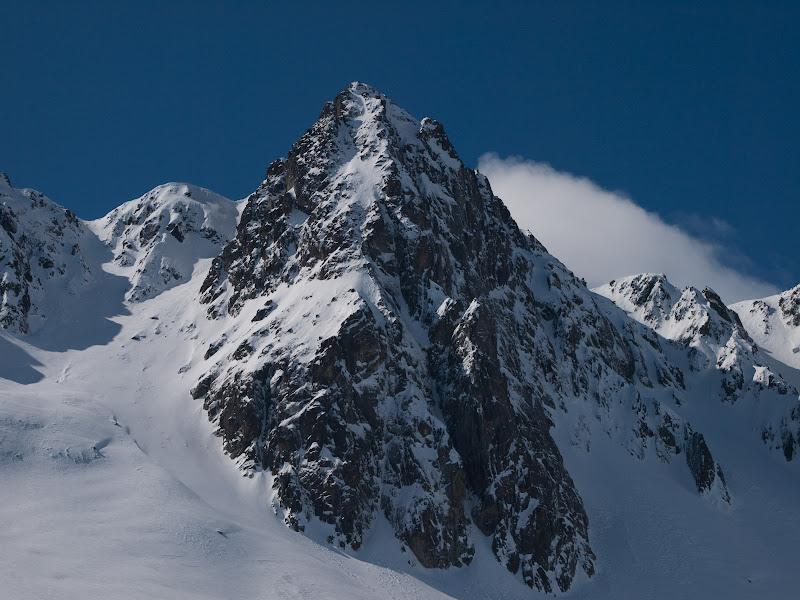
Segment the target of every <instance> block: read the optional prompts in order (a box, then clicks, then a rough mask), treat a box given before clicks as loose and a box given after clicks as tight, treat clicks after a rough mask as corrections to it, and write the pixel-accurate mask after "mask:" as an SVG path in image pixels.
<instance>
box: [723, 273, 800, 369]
mask: <svg viewBox="0 0 800 600" xmlns="http://www.w3.org/2000/svg"><path fill="white" fill-rule="evenodd" d="M731 309H733V310H734V311H736V313H738V315H739V318H741V320H742V323H744V325H745V327H746V328H747V330H748V331H749V332H750V335H752V336H753V339H754V340H755V341H756V343H757V344H758V345H759V346H760V347H761V348H763V349H764V350H765V351H766V352H768V353H769V354H770V355H771V356H773V357H775V358H776V359H778V360H779V361H781V362H783V363H786V364H787V365H791V366H793V367H794V368H796V369H800V285H797V286H795V287H793V288H792V289H791V290H788V291H786V292H783V293H782V294H777V295H775V296H770V297H769V298H762V299H760V300H747V301H744V302H737V303H736V304H733V305H731Z"/></svg>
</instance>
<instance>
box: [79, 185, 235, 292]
mask: <svg viewBox="0 0 800 600" xmlns="http://www.w3.org/2000/svg"><path fill="white" fill-rule="evenodd" d="M237 217H238V212H237V209H236V205H235V204H234V203H233V202H231V201H230V200H228V199H226V198H223V197H222V196H219V195H217V194H215V193H213V192H210V191H208V190H206V189H203V188H199V187H197V186H193V185H189V184H185V183H168V184H165V185H161V186H159V187H157V188H155V189H154V190H152V191H150V192H148V193H147V194H145V195H144V196H142V197H141V198H138V199H136V200H131V201H130V202H126V203H125V204H123V205H122V206H120V207H118V208H115V209H114V210H113V211H111V212H110V213H109V214H108V215H106V216H105V217H103V218H102V219H98V220H97V221H93V222H91V223H89V224H88V225H89V227H90V228H91V229H92V230H93V231H94V232H95V233H96V234H97V235H98V237H99V238H100V239H101V240H102V241H103V242H105V244H106V245H108V246H110V247H111V249H112V251H113V252H114V259H113V265H114V268H115V271H116V272H117V273H119V274H122V275H125V276H127V277H128V278H129V279H130V280H131V288H130V290H129V291H128V293H127V295H126V297H127V299H128V300H131V301H134V302H138V301H142V300H146V299H148V298H152V297H153V296H155V295H157V294H159V293H161V292H163V291H165V290H167V289H169V288H171V287H174V286H176V285H179V284H181V283H184V282H186V281H188V279H189V278H190V277H191V276H192V269H193V267H194V264H195V262H196V261H197V259H199V258H211V257H214V256H216V255H217V254H218V253H219V252H220V250H221V249H222V246H223V245H224V244H225V243H227V242H228V241H229V240H230V238H231V237H232V235H233V233H234V230H235V228H236V219H237Z"/></svg>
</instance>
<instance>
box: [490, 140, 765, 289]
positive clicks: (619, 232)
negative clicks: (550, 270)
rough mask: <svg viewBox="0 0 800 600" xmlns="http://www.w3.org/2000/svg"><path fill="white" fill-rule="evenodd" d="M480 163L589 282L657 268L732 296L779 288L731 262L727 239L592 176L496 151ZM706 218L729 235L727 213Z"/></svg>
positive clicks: (520, 218) (499, 191)
mask: <svg viewBox="0 0 800 600" xmlns="http://www.w3.org/2000/svg"><path fill="white" fill-rule="evenodd" d="M478 168H479V170H480V171H481V172H482V173H483V174H485V175H486V176H487V177H488V178H489V181H490V182H491V184H492V189H493V190H494V193H495V194H496V195H497V196H499V197H500V198H502V199H503V201H504V202H505V204H506V206H508V209H509V210H510V211H511V214H512V215H513V216H514V218H515V219H516V221H517V223H518V224H519V225H520V227H522V228H523V229H529V230H530V231H531V232H532V233H533V234H534V235H535V236H536V237H537V238H538V239H539V240H540V241H541V242H542V243H543V244H544V245H545V246H546V247H547V249H548V250H549V251H550V252H551V253H552V254H553V255H555V256H556V257H557V258H558V259H559V260H561V261H562V262H563V263H564V264H566V265H567V266H568V267H569V268H570V269H572V270H573V271H574V272H575V273H576V274H577V275H579V276H581V277H584V278H585V279H586V281H587V283H588V284H589V286H590V287H593V286H597V285H602V284H604V283H607V282H608V281H610V280H612V279H616V278H619V277H624V276H626V275H633V274H637V273H644V272H655V273H664V274H665V275H666V276H667V278H668V279H669V280H670V281H672V282H673V283H674V284H675V285H678V286H684V285H694V286H696V287H703V286H706V285H707V286H709V287H711V288H713V289H714V290H715V291H716V292H717V293H718V294H719V295H720V296H721V297H722V298H723V300H725V301H726V302H728V303H731V302H736V301H738V300H745V299H750V298H759V297H763V296H768V295H771V294H775V293H777V292H778V291H779V290H778V289H777V288H776V287H775V286H773V285H772V284H770V283H768V282H766V281H762V280H760V279H758V278H755V277H752V276H750V275H747V274H746V273H743V272H741V271H739V270H736V269H735V268H732V267H731V266H729V265H727V264H725V261H723V260H722V257H724V256H725V252H726V247H725V245H724V242H720V241H716V242H712V241H708V240H706V239H701V238H699V237H697V236H696V235H692V234H691V233H689V232H687V231H686V230H684V229H681V228H680V227H677V226H675V225H670V224H669V223H666V222H664V220H663V219H661V217H659V216H658V215H656V214H654V213H651V212H648V211H646V210H644V209H643V208H642V207H640V206H638V205H637V204H635V203H634V202H633V201H632V200H631V199H629V198H626V197H625V196H623V195H621V194H619V193H615V192H610V191H608V190H604V189H602V188H601V187H599V186H598V185H596V184H594V183H593V182H591V181H590V180H588V179H586V178H583V177H576V176H574V175H571V174H569V173H562V172H559V171H556V170H555V169H553V168H552V167H550V166H549V165H547V164H544V163H537V162H533V161H526V160H522V159H519V158H506V159H501V158H500V157H498V156H497V155H496V154H485V155H483V156H482V157H481V158H480V161H479V165H478ZM698 226H699V224H698ZM707 226H708V228H709V229H710V230H716V232H717V234H718V236H715V237H719V238H724V237H726V236H727V235H730V225H729V224H727V223H726V222H724V221H722V220H721V219H716V220H712V221H711V222H709V223H708V224H707ZM692 229H695V227H693V228H692ZM719 234H722V235H719ZM731 252H732V253H733V254H735V252H734V251H733V250H731Z"/></svg>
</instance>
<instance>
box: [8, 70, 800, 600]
mask: <svg viewBox="0 0 800 600" xmlns="http://www.w3.org/2000/svg"><path fill="white" fill-rule="evenodd" d="M3 184H6V185H7V187H8V189H11V190H12V191H13V189H12V188H10V181H9V180H8V178H7V176H6V177H5V178H4V179H3V180H2V181H0V186H2V185H3ZM3 189H5V188H2V189H0V192H2V191H3ZM34 195H35V194H34ZM34 195H31V194H28V195H24V194H23V196H22V197H20V198H23V197H24V198H25V199H26V200H24V201H23V200H20V199H19V198H18V200H19V202H22V204H25V203H26V202H29V201H30V202H34V203H35V202H40V205H39V208H41V209H43V210H46V211H50V212H52V211H56V213H54V214H58V215H62V216H61V219H62V221H64V222H65V223H67V224H70V223H71V221H70V217H69V216H68V215H69V214H71V213H68V211H65V212H63V213H58V209H55V208H51V207H50V204H47V203H44V200H34ZM14 197H15V198H16V197H17V196H14ZM4 198H5V196H4ZM36 198H38V196H36ZM198 199H200V200H201V201H200V202H198ZM2 206H3V207H5V206H6V204H3V205H2ZM9 206H10V205H9ZM56 206H57V205H56ZM11 208H13V207H11ZM59 208H60V207H59ZM215 208H219V210H214V209H215ZM3 210H5V211H6V212H4V213H2V214H3V215H6V214H7V215H9V216H7V217H3V218H5V221H2V219H0V221H2V223H11V222H12V221H11V220H10V219H14V221H13V225H8V226H6V225H3V227H4V231H5V232H6V234H7V235H8V237H9V240H10V241H9V242H8V244H9V245H13V244H17V246H19V242H18V237H19V236H17V235H16V234H17V232H12V231H11V230H12V229H14V227H16V228H17V230H19V229H21V228H22V225H20V224H19V223H21V222H22V221H20V220H19V219H18V218H17V217H18V215H17V212H18V211H12V210H10V209H9V208H3ZM60 210H63V209H60ZM0 216H1V215H0ZM74 221H75V223H73V224H72V225H70V227H73V228H74V229H75V231H79V232H82V233H81V235H85V236H88V235H89V234H94V235H95V236H97V239H98V240H100V241H102V242H103V243H104V244H105V247H106V253H105V254H103V255H102V256H101V255H100V254H96V255H94V254H91V252H89V253H86V254H87V257H88V258H87V261H88V262H87V263H86V264H87V269H88V270H89V271H90V272H92V273H100V272H108V273H111V274H113V275H115V276H116V277H119V278H121V279H124V280H126V281H128V282H129V287H128V289H127V291H126V292H125V298H124V302H125V306H127V307H129V310H131V311H134V312H137V314H138V312H139V311H146V310H147V307H149V306H151V305H152V306H155V305H156V304H157V299H158V297H159V296H161V295H162V294H170V297H175V298H176V301H179V302H182V303H184V304H183V305H184V306H185V311H184V312H185V315H184V316H175V317H174V319H177V321H172V322H170V323H167V322H163V323H162V322H161V319H160V318H159V317H158V315H153V316H152V317H150V318H151V319H153V322H152V323H150V324H147V322H146V321H145V324H146V326H145V325H142V326H141V327H140V330H139V331H137V332H136V333H135V335H133V336H132V337H131V338H130V339H131V340H132V342H133V343H135V344H137V343H142V344H150V343H155V341H154V340H156V339H157V338H158V337H159V336H161V337H163V336H167V337H168V338H169V339H174V340H175V343H176V344H178V343H180V347H181V348H182V349H183V350H182V352H185V354H186V356H185V360H184V364H183V365H182V366H181V367H180V369H179V370H178V376H179V377H180V379H181V381H185V382H187V383H186V384H181V385H185V386H187V387H191V396H192V397H193V398H194V401H195V402H196V403H200V402H202V406H203V409H204V411H206V413H207V415H208V418H209V419H210V420H211V422H212V423H213V426H214V428H215V430H216V434H217V435H218V436H219V437H221V438H222V440H221V443H222V448H223V449H224V451H225V452H226V453H227V454H229V455H230V456H231V458H233V459H235V461H236V464H237V466H238V467H239V468H240V469H241V470H242V473H243V475H245V476H246V478H255V479H260V478H261V476H262V475H266V476H267V477H268V481H269V487H270V489H271V490H272V492H271V502H272V506H273V509H274V510H275V511H276V513H277V514H278V515H279V516H280V517H281V518H282V519H283V521H284V522H285V523H286V524H287V525H288V526H289V527H290V528H293V529H296V530H304V529H308V531H309V533H310V534H311V533H313V532H317V533H314V535H317V536H318V537H319V536H321V537H322V538H323V539H327V542H328V543H329V544H332V545H334V546H336V547H340V548H342V549H344V550H346V551H351V550H352V551H356V552H358V551H361V549H362V546H365V545H366V546H369V542H368V539H369V537H370V535H369V534H370V532H371V531H372V529H373V528H375V527H376V523H378V522H381V521H382V520H384V519H385V521H386V522H387V523H388V524H389V526H390V528H391V529H392V532H393V535H394V536H395V538H396V542H395V543H396V544H398V545H399V547H400V549H401V551H402V552H404V553H407V554H408V555H409V556H412V557H413V559H414V560H416V561H418V562H419V563H420V564H421V565H422V566H424V567H426V568H430V569H447V568H449V567H456V568H471V567H469V566H468V565H470V563H471V562H472V561H473V559H474V557H475V556H476V552H477V547H478V546H480V545H481V544H482V540H481V537H482V536H483V537H485V538H486V539H487V540H489V541H490V546H491V550H490V551H491V553H492V554H493V555H494V559H495V560H496V561H498V562H499V563H500V564H501V565H502V566H503V567H504V568H505V569H506V570H507V571H509V572H510V573H511V574H512V575H513V576H514V577H515V578H517V579H518V580H519V581H521V582H523V583H524V584H525V585H527V586H529V587H531V588H534V589H536V590H539V591H541V592H544V593H550V592H556V591H559V592H567V591H569V590H570V589H571V588H572V587H573V581H574V580H575V579H576V578H584V577H586V578H588V577H592V576H593V575H594V574H595V572H596V570H597V568H598V566H600V570H601V571H602V563H600V562H599V561H602V560H603V557H602V556H599V557H598V555H597V553H596V552H595V551H594V550H593V543H590V542H591V539H592V538H591V532H592V529H591V527H592V522H591V520H590V519H589V518H588V516H587V510H586V508H585V505H584V502H583V499H582V495H581V490H580V487H579V485H578V484H577V483H576V482H575V481H574V480H573V478H572V477H571V476H570V470H569V469H568V468H567V467H566V464H565V460H566V458H565V457H571V458H570V460H571V461H574V459H575V457H576V456H578V457H580V456H584V455H585V456H588V455H589V454H590V453H591V451H592V450H591V449H592V448H594V447H597V446H598V445H602V443H604V442H603V441H602V440H601V439H598V438H607V439H609V440H611V441H612V442H613V444H614V445H615V446H616V447H619V448H622V449H624V450H625V451H626V452H627V453H628V454H629V459H630V460H633V461H638V462H639V463H641V464H648V465H649V464H652V465H653V467H652V468H653V469H661V470H665V469H672V468H673V467H674V468H675V469H678V470H679V472H681V473H683V474H684V475H685V476H686V477H687V481H688V482H690V486H691V487H692V488H693V490H692V492H693V493H694V494H696V495H698V496H699V497H701V498H703V499H705V500H709V501H710V502H709V504H710V505H712V506H720V507H722V508H720V509H719V510H727V509H725V508H724V507H726V506H731V505H735V504H736V502H737V498H736V495H735V494H732V492H731V489H729V484H728V480H727V478H726V475H725V473H726V472H727V470H728V468H729V466H728V465H726V464H721V463H720V462H718V460H717V459H716V458H715V455H716V449H715V445H714V442H709V441H708V436H707V435H704V433H707V430H705V427H707V426H708V419H707V418H705V417H704V415H703V413H702V411H701V412H698V410H700V409H702V410H703V411H709V414H712V413H716V412H719V414H725V415H726V416H725V418H726V419H727V418H733V417H732V416H731V415H733V413H734V412H736V413H737V414H738V413H739V412H741V411H745V410H746V411H750V413H751V414H753V415H756V417H757V422H756V424H755V425H754V427H753V430H752V432H751V433H750V438H749V439H750V441H749V442H747V443H748V444H751V445H752V448H753V451H754V452H758V450H759V448H760V447H761V446H763V445H766V447H767V448H769V450H770V452H771V454H770V456H776V455H777V456H779V457H780V458H781V459H782V460H785V461H786V462H789V461H791V459H792V458H793V456H794V453H795V448H796V445H797V442H798V440H799V439H800V434H798V431H800V430H798V428H797V424H798V422H800V415H798V414H795V413H797V412H798V411H797V410H795V411H794V413H793V412H792V410H791V406H792V405H791V401H792V396H793V397H794V398H795V400H794V403H795V404H796V397H797V390H796V389H795V388H794V387H793V386H792V383H791V382H787V381H785V380H784V379H783V377H782V375H781V374H780V373H779V372H777V370H776V371H774V372H773V371H772V370H770V365H768V364H766V362H762V361H761V359H760V354H759V352H758V347H757V345H756V343H755V342H754V341H753V339H752V338H751V337H750V335H749V334H748V332H747V329H746V328H745V327H744V325H743V321H744V322H746V320H745V319H741V320H740V319H739V317H738V316H737V313H736V312H734V311H733V310H729V309H728V308H727V307H725V306H724V305H723V304H722V302H721V300H719V298H718V296H716V294H714V293H713V291H711V290H707V289H705V290H703V291H699V290H696V289H691V288H690V289H688V291H686V290H685V291H683V292H681V291H679V290H677V289H675V288H673V287H672V286H671V284H669V282H668V281H667V280H666V278H665V277H663V276H658V275H652V274H645V275H641V276H633V277H631V278H626V279H625V280H618V281H615V282H612V283H611V284H609V286H606V288H605V289H604V290H603V291H602V292H604V293H602V292H601V293H602V295H607V296H610V297H611V299H610V300H606V299H605V298H601V297H599V296H596V295H595V294H593V293H592V292H590V291H589V290H587V289H586V287H585V285H584V284H583V283H582V282H581V281H580V280H579V279H577V278H576V277H575V276H574V274H572V273H571V272H570V271H569V270H568V269H567V268H566V267H565V266H564V265H563V264H561V263H560V262H559V261H558V260H557V259H555V258H554V257H552V256H551V255H550V254H548V253H547V251H546V250H545V249H544V247H543V246H542V245H541V244H540V243H539V242H538V241H537V240H536V239H535V238H534V237H533V236H526V235H525V234H523V232H521V231H520V230H519V228H518V227H517V226H516V223H514V221H513V219H512V217H511V215H510V214H509V213H508V210H507V209H506V208H505V206H504V205H503V204H502V201H500V200H499V199H498V198H497V197H495V196H494V195H493V193H492V191H491V187H490V184H489V182H488V180H486V178H485V177H483V176H482V175H480V174H479V173H477V172H476V171H473V170H470V169H468V168H467V167H465V166H464V165H463V163H461V161H460V159H459V158H458V154H457V153H456V151H455V149H454V148H453V146H452V144H451V143H450V141H449V140H448V138H447V136H446V134H445V132H444V128H443V127H442V126H441V124H439V123H438V122H436V121H434V120H432V119H423V120H422V121H417V120H416V119H414V118H413V117H411V116H410V115H409V114H408V113H407V112H405V111H403V110H402V109H400V108H399V107H398V106H397V105H395V104H394V103H393V102H392V101H391V100H389V99H388V98H387V97H386V96H384V95H383V94H381V93H379V92H377V91H376V90H374V89H373V88H371V87H369V86H366V85H365V84H360V83H353V84H351V85H350V86H349V87H348V88H347V89H345V90H343V91H342V92H341V93H340V94H339V95H337V97H336V98H335V99H334V100H333V101H331V102H329V103H326V105H325V107H324V108H323V111H322V113H321V115H320V119H319V120H318V121H317V123H315V124H314V125H313V126H312V127H311V128H309V130H308V131H307V132H306V133H305V134H304V135H303V136H302V137H301V138H300V140H298V142H296V143H295V144H294V145H293V146H292V148H291V149H290V151H289V152H288V154H287V156H286V158H281V159H278V160H276V161H274V162H273V163H271V165H270V166H269V168H268V170H267V174H266V178H265V180H264V182H263V183H262V184H261V185H260V186H259V188H258V189H257V190H256V191H255V192H254V193H253V194H251V195H250V196H249V197H248V198H246V199H245V200H242V201H240V203H239V204H238V205H237V204H235V203H233V202H231V201H229V200H226V199H224V198H222V197H219V196H217V195H215V194H213V193H211V192H208V191H207V190H202V189H201V188H196V187H194V186H190V185H188V184H165V185H164V186H159V187H157V188H155V189H154V190H152V191H151V192H149V193H148V194H145V195H144V196H142V197H141V198H139V199H137V200H134V201H130V202H128V203H126V204H124V205H122V206H121V207H119V208H118V209H115V210H114V211H112V212H111V213H109V215H107V216H106V217H104V218H102V219H99V220H97V221H95V222H92V223H85V222H82V221H80V220H78V219H76V218H75V219H74ZM37 223H38V221H37ZM63 227H64V226H62V229H63ZM34 229H35V231H47V229H46V228H44V229H43V228H42V227H38V229H36V228H34ZM34 229H32V231H34ZM69 231H72V229H70V230H69ZM0 233H1V232H0ZM36 235H42V234H41V233H36ZM47 235H49V234H47ZM70 235H72V234H70ZM75 235H78V234H77V233H76V234H75ZM62 237H63V236H62ZM64 239H66V238H64ZM70 239H71V238H70ZM87 239H88V238H87ZM0 242H2V240H1V239H0ZM58 243H59V244H60V247H61V248H62V249H63V248H65V247H66V246H65V245H64V244H66V243H67V242H62V241H61V240H58ZM34 246H35V245H34ZM20 247H21V246H20ZM25 247H26V248H30V247H31V246H30V245H28V246H25ZM184 251H186V252H188V254H185V252H184ZM26 252H28V254H27V255H25V256H26V260H27V261H28V263H30V260H31V257H34V258H35V256H34V254H33V253H32V252H30V251H28V250H26ZM18 253H19V252H18ZM181 253H184V255H183V256H181ZM62 254H63V252H62ZM81 256H83V254H81ZM179 259H180V260H179ZM209 261H210V262H211V264H210V265H208V262H209ZM18 262H19V261H18ZM20 264H23V263H20ZM25 264H27V263H25ZM54 264H55V263H54ZM40 267H41V265H40ZM41 268H44V267H41ZM20 269H21V270H20ZM17 271H19V273H21V275H20V276H18V277H17V280H19V279H20V277H21V278H22V279H25V272H24V268H16V267H14V268H12V269H10V270H9V272H11V273H14V274H16V275H19V274H18V273H17ZM176 274H177V275H178V276H177V277H176ZM15 281H16V280H15ZM47 281H48V280H45V282H44V283H43V284H42V286H43V287H42V289H45V287H46V285H47ZM189 284H191V285H193V286H194V285H197V287H198V291H197V297H194V298H184V299H180V300H177V297H176V296H175V295H174V294H173V292H175V291H177V289H178V288H180V287H181V286H186V285H189ZM20 285H21V284H20ZM623 286H627V287H624V289H623ZM20 289H22V288H21V287H20ZM47 289H49V288H47ZM15 290H16V288H12V287H9V286H7V287H6V288H4V293H5V294H6V296H8V297H9V298H11V297H12V296H14V291H15ZM78 292H80V290H78ZM787 294H788V292H787ZM77 295H78V296H80V294H77ZM14 297H15V298H24V296H22V295H20V294H17V295H16V296H14ZM787 297H788V298H789V300H786V301H784V302H783V305H785V306H788V307H789V308H787V309H786V310H788V311H790V310H791V306H793V305H791V298H792V297H793V296H791V294H789V295H788V296H787ZM154 301H156V304H154ZM612 301H613V302H616V304H614V303H612ZM20 302H22V304H23V305H24V301H22V300H19V301H18V302H17V305H19V303H20ZM6 305H8V306H12V305H13V303H11V302H6V301H5V300H4V306H6ZM138 305H140V306H138ZM676 306H677V308H676ZM3 314H7V315H10V316H7V317H6V320H5V321H3V326H4V328H5V329H6V330H8V331H11V332H13V333H17V334H22V335H23V336H24V335H25V334H26V333H27V332H26V331H23V330H22V329H21V328H20V326H19V325H18V323H21V322H22V321H21V320H20V317H19V316H18V315H20V314H22V313H21V312H19V311H18V312H16V313H14V312H13V311H12V310H11V309H8V310H7V311H6V313H3ZM197 315H200V316H199V317H198V316H197ZM790 320H791V319H790ZM15 324H16V325H15ZM665 324H666V325H669V327H667V326H666V325H665ZM673 325H675V326H674V327H673ZM15 327H16V329H15ZM31 334H32V335H33V337H32V338H31V339H34V338H35V334H36V332H35V331H32V332H31ZM169 336H174V337H169ZM128 343H131V342H128ZM183 393H185V394H187V396H188V390H186V391H184V392H183ZM705 394H709V395H710V396H711V398H704V399H703V401H702V402H700V397H701V396H703V395H705ZM706 400H713V401H714V402H717V403H718V405H719V406H709V402H707V401H706ZM698 405H702V406H698ZM787 407H788V408H789V410H786V408H787ZM728 409H730V410H728ZM724 411H727V412H724ZM737 411H738V412H737ZM696 417H697V418H699V420H700V421H701V425H700V426H697V425H696V424H695V418H696ZM736 418H739V417H736ZM690 420H691V423H690ZM787 448H788V450H787ZM684 475H681V476H680V477H683V476H684ZM320 532H321V533H320ZM367 551H369V550H367ZM409 564H410V562H409ZM583 585H589V586H591V584H583Z"/></svg>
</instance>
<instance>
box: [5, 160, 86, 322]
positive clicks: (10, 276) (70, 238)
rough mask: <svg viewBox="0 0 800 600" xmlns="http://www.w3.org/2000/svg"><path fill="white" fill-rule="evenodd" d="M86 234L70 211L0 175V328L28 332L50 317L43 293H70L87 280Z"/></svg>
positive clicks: (47, 303) (73, 292)
mask: <svg viewBox="0 0 800 600" xmlns="http://www.w3.org/2000/svg"><path fill="white" fill-rule="evenodd" d="M87 234H88V232H87V230H86V228H85V226H84V224H83V222H81V221H80V220H79V219H78V218H77V217H76V216H75V215H74V214H72V213H71V212H70V211H68V210H66V209H64V208H62V207H61V206H59V205H57V204H56V203H55V202H53V201H52V200H50V199H49V198H47V197H45V196H44V195H43V194H41V193H39V192H36V191H34V190H28V189H24V190H17V189H15V188H13V187H12V186H11V181H10V179H9V177H8V176H7V175H6V174H5V173H0V326H2V327H3V329H6V330H8V331H10V332H12V333H21V334H26V333H33V332H34V331H36V330H38V329H40V328H41V327H42V326H43V325H44V322H45V321H46V319H47V317H48V314H49V312H50V310H49V309H50V306H49V304H50V303H49V302H48V298H47V295H48V292H50V293H53V294H55V295H59V294H63V293H66V294H75V293H76V292H77V291H78V290H79V289H80V288H81V287H83V286H84V285H85V284H86V283H88V282H89V281H90V280H91V279H92V272H91V269H90V266H89V265H88V264H87V262H86V260H85V259H84V256H83V252H82V248H83V246H84V243H85V241H86V236H87Z"/></svg>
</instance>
